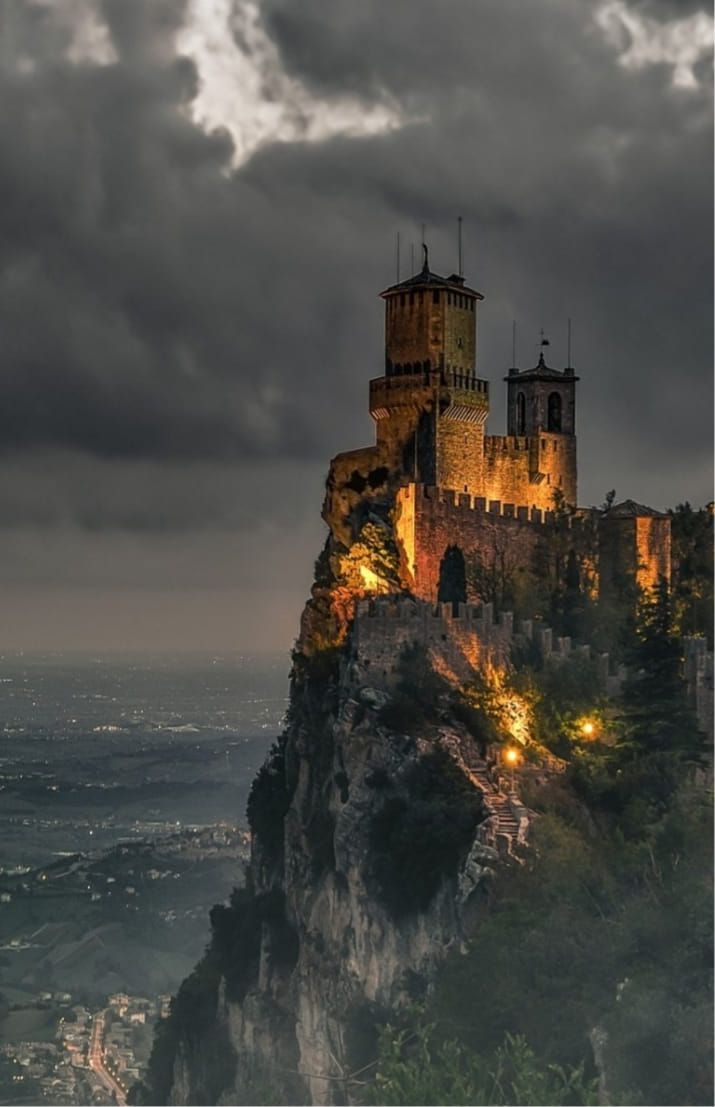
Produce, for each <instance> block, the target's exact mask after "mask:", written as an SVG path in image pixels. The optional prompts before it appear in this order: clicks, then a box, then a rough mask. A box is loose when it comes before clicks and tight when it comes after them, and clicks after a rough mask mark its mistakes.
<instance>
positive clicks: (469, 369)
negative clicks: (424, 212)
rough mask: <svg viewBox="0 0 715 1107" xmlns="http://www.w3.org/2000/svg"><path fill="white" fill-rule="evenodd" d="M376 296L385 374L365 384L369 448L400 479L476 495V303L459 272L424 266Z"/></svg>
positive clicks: (479, 399) (480, 476)
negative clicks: (372, 426)
mask: <svg viewBox="0 0 715 1107" xmlns="http://www.w3.org/2000/svg"><path fill="white" fill-rule="evenodd" d="M423 249H424V265H423V267H422V270H421V272H419V273H417V274H416V275H415V276H413V277H410V278H409V279H408V280H405V281H401V282H400V283H398V284H395V285H391V286H390V287H389V288H387V289H385V291H384V292H382V293H381V295H382V298H383V299H384V301H385V373H384V376H382V377H377V378H376V379H375V380H372V381H371V382H370V413H371V415H372V417H373V419H374V420H375V422H376V424H377V445H378V448H379V449H380V451H381V452H382V454H383V456H384V457H385V458H386V459H389V464H390V467H391V468H394V469H399V470H401V471H402V472H403V473H404V474H405V476H406V477H408V479H410V480H412V481H416V482H417V483H421V484H429V485H438V486H439V487H442V488H451V489H455V490H458V491H460V492H469V493H471V494H473V495H478V494H480V490H481V487H482V485H483V483H484V426H485V423H486V419H487V415H488V413H489V385H488V382H487V381H486V380H483V379H482V378H480V377H478V376H477V373H476V349H477V307H478V304H479V301H480V300H482V299H483V296H482V294H481V293H480V292H477V291H476V290H475V289H473V288H469V287H468V286H467V285H466V284H465V281H464V277H462V276H459V275H457V274H452V275H451V276H449V277H440V276H438V275H437V274H436V273H433V272H432V271H431V270H430V268H429V258H428V253H427V247H426V246H425V247H423Z"/></svg>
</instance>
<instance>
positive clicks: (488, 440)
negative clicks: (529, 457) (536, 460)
mask: <svg viewBox="0 0 715 1107" xmlns="http://www.w3.org/2000/svg"><path fill="white" fill-rule="evenodd" d="M530 448H531V446H530V442H529V439H528V438H527V437H526V435H523V434H487V435H486V436H485V438H484V451H485V453H487V454H496V455H499V454H505V453H510V452H514V453H519V452H521V453H528V452H529V449H530Z"/></svg>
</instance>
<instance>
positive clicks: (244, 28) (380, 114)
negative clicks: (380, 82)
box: [178, 0, 407, 165]
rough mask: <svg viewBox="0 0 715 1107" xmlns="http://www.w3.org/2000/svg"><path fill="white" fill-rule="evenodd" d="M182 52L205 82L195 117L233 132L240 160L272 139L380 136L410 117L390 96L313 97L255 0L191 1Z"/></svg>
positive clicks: (180, 44) (180, 43)
mask: <svg viewBox="0 0 715 1107" xmlns="http://www.w3.org/2000/svg"><path fill="white" fill-rule="evenodd" d="M178 49H179V51H180V52H181V53H183V54H186V55H188V56H189V57H191V58H192V59H193V61H194V62H195V64H196V66H197V68H198V71H199V76H200V79H201V89H200V92H199V94H198V96H197V98H196V99H195V101H194V102H193V105H192V113H193V116H194V118H195V119H196V121H197V122H199V123H200V124H201V125H202V126H203V127H205V128H207V129H212V128H215V127H225V128H226V129H227V130H228V131H229V132H230V133H231V135H232V137H233V141H234V144H235V149H236V153H235V159H234V160H235V164H236V165H241V164H242V163H243V162H245V161H246V160H247V159H248V158H249V157H250V156H251V154H253V153H254V151H255V150H257V149H258V148H259V147H260V146H263V145H265V144H266V143H269V142H295V141H302V142H319V141H321V140H323V139H327V138H331V137H333V136H335V135H348V136H353V137H359V136H363V135H373V134H380V133H382V132H385V131H390V130H394V129H395V128H398V127H400V126H402V125H403V124H404V123H405V122H406V121H407V120H406V119H405V118H404V116H403V115H402V114H401V112H400V111H399V108H398V107H397V106H396V105H395V104H394V103H393V102H391V101H390V100H389V98H388V97H387V96H385V99H384V101H383V102H382V103H377V104H375V103H372V104H370V103H365V102H363V101H362V100H360V99H358V98H357V97H340V98H335V99H331V100H325V99H319V98H318V97H316V96H314V95H313V93H312V92H310V91H309V90H308V89H307V88H306V87H305V86H304V85H303V84H301V82H300V81H298V80H296V79H295V78H293V77H290V76H289V75H288V74H287V73H286V72H285V70H284V68H283V66H282V63H281V59H280V55H279V53H278V51H277V49H276V47H275V45H274V43H273V42H272V41H271V39H270V38H269V36H268V35H267V34H266V31H265V29H264V27H263V24H262V22H261V18H260V15H259V11H258V6H257V4H255V3H253V2H251V0H237V2H233V0H190V3H189V9H188V16H187V21H186V26H185V28H184V30H183V31H182V33H181V34H180V36H179V40H178Z"/></svg>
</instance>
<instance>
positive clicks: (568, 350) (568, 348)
mask: <svg viewBox="0 0 715 1107" xmlns="http://www.w3.org/2000/svg"><path fill="white" fill-rule="evenodd" d="M566 336H567V337H566V368H567V369H570V368H571V316H569V321H568V328H567V331H566Z"/></svg>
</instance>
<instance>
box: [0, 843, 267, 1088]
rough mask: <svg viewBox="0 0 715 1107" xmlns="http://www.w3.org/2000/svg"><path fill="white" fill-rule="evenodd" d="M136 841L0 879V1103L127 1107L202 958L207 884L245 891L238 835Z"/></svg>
mask: <svg viewBox="0 0 715 1107" xmlns="http://www.w3.org/2000/svg"><path fill="white" fill-rule="evenodd" d="M172 829H173V833H170V832H169V831H170V830H172ZM134 831H135V835H136V837H135V838H134V839H133V840H128V841H121V842H119V844H118V845H116V846H115V847H114V848H113V849H110V850H97V851H93V852H88V853H78V854H72V855H69V856H66V857H61V858H59V859H55V860H53V862H52V863H51V864H47V865H43V866H40V867H37V868H30V867H29V866H23V865H15V866H8V867H5V868H0V921H1V922H2V933H3V935H10V936H9V937H7V936H6V937H4V938H3V939H2V942H1V943H0V964H1V965H2V968H3V985H2V988H1V989H0V1028H1V1029H2V1037H3V1041H4V1044H3V1045H2V1047H1V1048H0V1101H2V1102H11V1103H15V1104H22V1103H33V1104H42V1103H47V1104H50V1103H51V1104H76V1103H92V1104H95V1103H96V1104H112V1103H117V1104H124V1103H126V1101H127V1100H126V1097H127V1093H128V1092H129V1089H130V1088H131V1086H132V1084H134V1083H135V1082H136V1081H137V1080H139V1079H141V1077H142V1075H143V1072H144V1069H145V1066H146V1064H147V1061H148V1058H149V1053H150V1050H151V1042H152V1037H153V1029H154V1026H155V1024H156V1021H157V1020H158V1019H161V1018H165V1017H166V1016H167V1015H168V1013H169V1009H170V1002H171V993H172V991H174V990H175V989H176V986H177V984H178V983H179V981H180V979H181V976H182V975H183V974H184V973H185V972H186V971H187V969H188V967H190V964H191V960H192V958H194V957H195V955H196V949H195V946H196V939H195V935H196V934H197V933H201V932H203V929H204V926H205V917H206V903H205V896H206V891H207V887H210V888H211V889H212V891H214V890H215V889H216V888H220V889H222V892H224V893H226V894H227V893H228V892H229V891H230V889H231V887H232V886H233V884H235V883H236V882H240V879H241V871H242V865H243V862H244V861H245V860H246V858H247V855H248V848H249V835H248V832H247V831H245V830H242V829H241V828H239V827H238V826H235V825H233V824H230V823H228V822H220V823H217V824H215V825H210V826H186V827H182V828H181V829H180V830H178V831H177V830H176V829H175V828H170V827H168V826H164V825H160V824H156V823H153V822H149V823H146V824H141V825H140V824H139V823H137V825H136V826H135V827H134ZM162 831H163V834H162V833H161V832H162ZM150 833H151V834H152V835H153V837H151V838H150V837H149V836H148V835H149V834H150ZM141 834H145V835H146V837H143V838H142V837H140V835H141ZM38 923H39V925H37V924H38ZM152 930H153V931H154V933H153V934H152V933H151V932H152ZM73 981H74V982H75V984H74V985H72V983H71V982H73ZM143 982H144V986H143V987H141V985H142V983H143ZM112 983H114V985H115V988H116V990H115V989H114V988H112V987H111V985H112ZM130 985H131V987H130Z"/></svg>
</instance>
